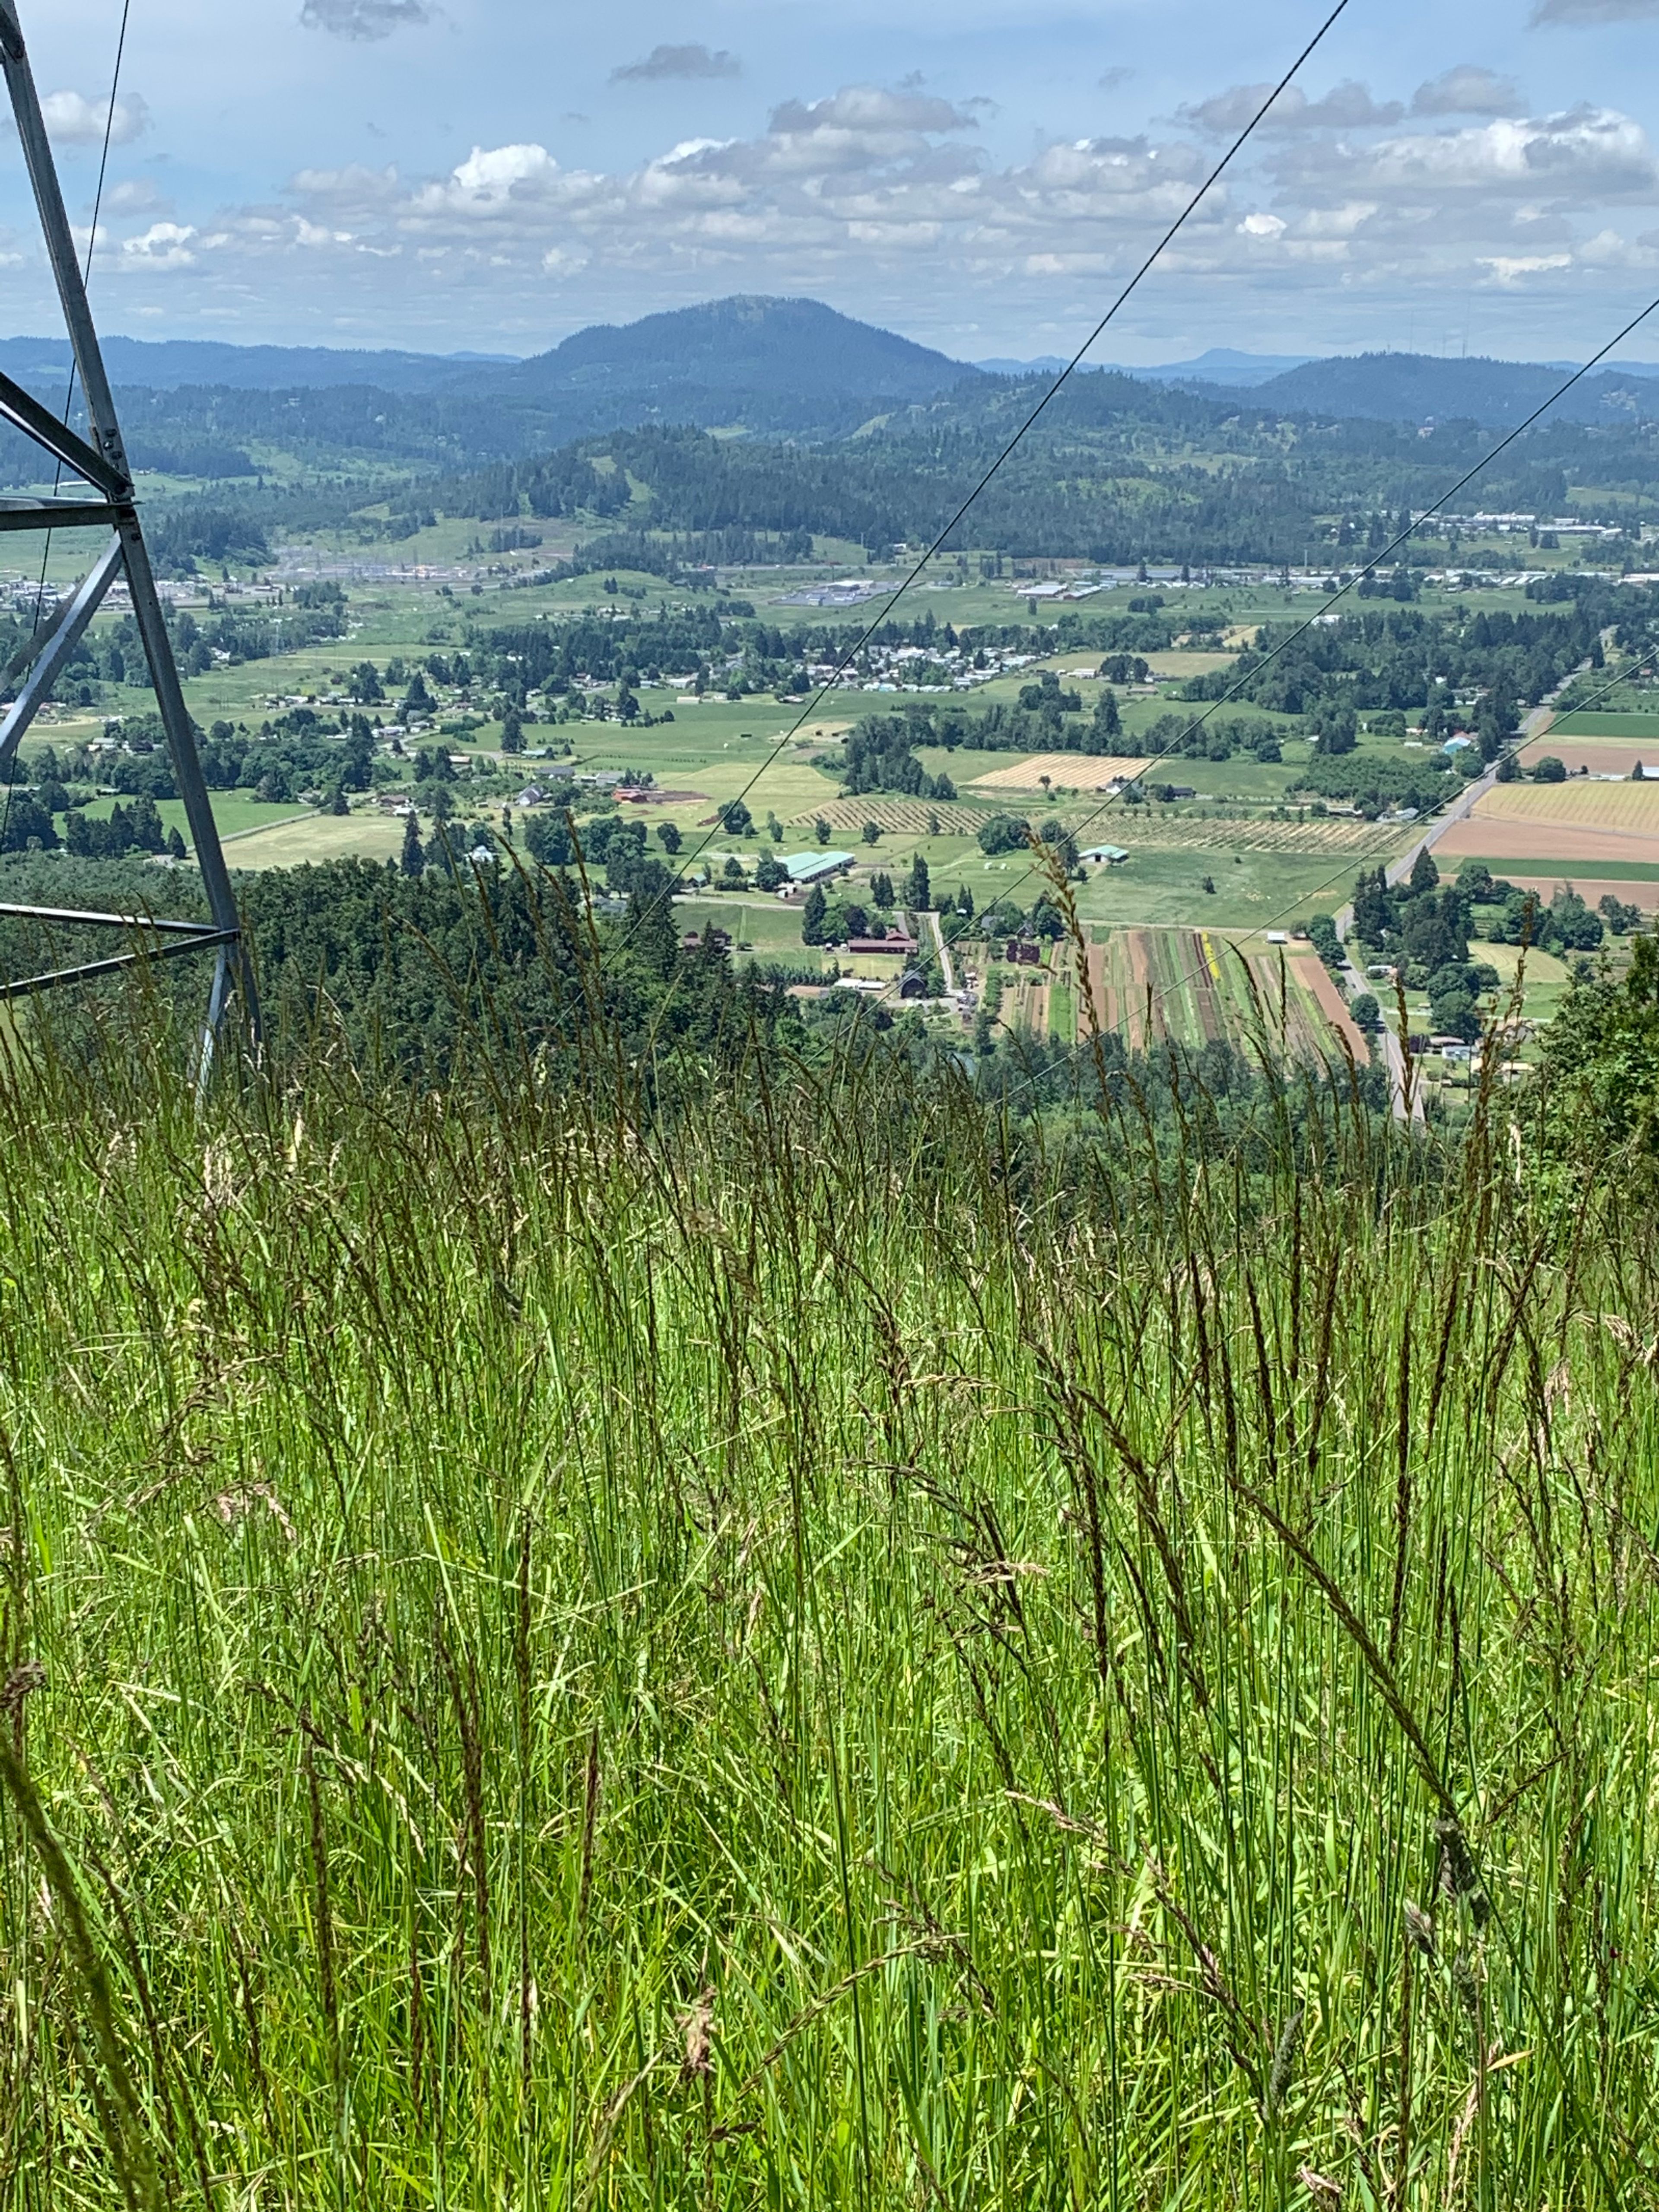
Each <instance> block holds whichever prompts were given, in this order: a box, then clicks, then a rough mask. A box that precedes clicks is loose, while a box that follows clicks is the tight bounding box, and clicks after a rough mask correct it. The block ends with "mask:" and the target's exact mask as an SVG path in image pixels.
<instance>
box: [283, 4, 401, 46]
mask: <svg viewBox="0 0 1659 2212" xmlns="http://www.w3.org/2000/svg"><path fill="white" fill-rule="evenodd" d="M432 15H433V11H432V9H431V8H430V7H428V5H427V0H305V6H304V7H303V8H302V9H301V10H300V21H301V22H302V23H303V24H305V25H306V26H307V28H308V29H310V30H313V31H331V32H332V33H334V35H335V37H336V38H338V39H389V38H390V37H391V36H392V33H393V32H394V31H400V30H402V29H404V27H405V26H406V25H410V24H416V23H429V22H430V21H432Z"/></svg>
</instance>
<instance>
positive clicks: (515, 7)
mask: <svg viewBox="0 0 1659 2212" xmlns="http://www.w3.org/2000/svg"><path fill="white" fill-rule="evenodd" d="M19 5H20V9H21V13H22V16H23V21H24V27H25V31H26V33H27V34H28V36H29V38H30V40H31V47H32V52H33V57H34V61H35V67H36V73H37V76H38V78H39V80H40V88H41V91H42V93H43V94H46V96H47V109H48V116H49V119H50V121H51V122H52V126H53V129H54V131H55V134H56V136H57V138H58V146H59V150H60V155H61V159H62V161H63V167H64V182H65V189H66V192H67V196H68V197H69V199H70V204H71V206H72V209H73V210H74V211H75V213H76V216H77V219H79V220H81V221H82V222H85V221H87V220H88V218H89V216H90V212H91V204H92V193H93V188H94V182H95V178H96V171H97V161H98V151H99V144H100V140H101V136H102V123H103V116H104V109H105V103H106V98H107V93H108V86H109V71H110V66H111V63H112V58H113V52H114V43H115V33H116V28H117V24H118V16H119V0H52V4H51V6H50V7H48V6H47V5H46V0H19ZM1327 6H1328V0H1313V4H1310V5H1304V4H1301V0H1257V4H1256V5H1255V6H1254V7H1253V8H1248V9H1247V8H1242V7H1240V6H1238V5H1237V0H1098V4H1097V5H1094V6H1091V7H1090V8H1088V9H1084V8H1080V7H1075V6H1066V5H1060V4H1054V0H835V4H833V5H825V4H821V3H820V0H677V4H675V5H673V6H669V5H666V4H655V3H654V0H653V4H623V5H620V6H617V7H613V8H611V9H578V8H574V7H570V6H568V5H549V4H548V0H237V4H236V5H235V6H234V7H227V6H224V5H219V6H210V5H207V4H205V0H133V6H132V22H131V33H130V36H129V42H128V49H127V57H126V64H125V70H124V74H123V78H122V90H121V98H120V101H119V103H118V108H117V112H116V116H115V128H114V132H113V137H114V139H115V141H116V143H115V145H114V148H113V150H112V157H111V163H110V179H109V188H108V191H107V193H106V201H105V206H104V216H103V221H102V222H101V223H100V234H99V238H98V241H97V251H96V255H95V258H94V290H95V293H96V296H97V302H98V307H99V310H100V314H101V316H102V318H103V319H104V320H105V322H106V325H107V326H108V327H109V328H111V329H112V330H114V329H118V330H125V331H131V332H132V333H133V334H135V335H137V336H141V337H142V336H147V335H153V336H158V337H161V336H166V337H190V336H200V337H228V338H234V339H241V340H246V341H254V340H259V341H278V342H288V343H323V344H343V345H371V346H372V345H399V346H411V347H416V348H420V349H430V350H435V351H449V350H455V349H489V350H501V351H510V352H516V353H528V352H533V351H536V350H538V349H541V348H543V347H544V346H547V345H550V344H552V343H556V342H557V340H558V339H559V338H561V337H563V336H565V335H567V334H568V332H569V331H572V330H574V329H578V328H580V326H581V325H584V324H586V323H590V322H594V321H600V320H606V321H617V320H625V319H629V318H631V317H633V316H635V315H639V314H645V313H650V312H652V311H653V310H655V309H658V308H662V307H677V306H682V305H684V304H686V303H687V302H689V301H695V300H699V299H708V298H714V297H718V296H720V295H723V294H726V293H729V292H736V291H751V292H759V291H765V292H784V293H807V294H811V295H814V296H816V297H817V298H821V299H824V300H827V301H829V302H830V303H831V304H832V305H834V306H836V307H842V308H843V309H845V310H847V311H848V313H855V314H860V315H863V316H865V317H866V318H868V319H871V320H872V321H877V322H881V323H884V324H886V325H889V326H890V327H892V328H894V329H897V330H902V331H905V332H906V333H907V334H908V335H909V336H912V337H916V338H919V339H921V340H922V341H924V342H925V343H930V344H933V345H938V346H939V347H942V348H943V349H945V350H946V351H948V352H951V353H952V354H955V355H957V356H961V357H963V358H969V359H972V358H977V357H982V356H995V355H1015V356H1030V355H1035V354H1041V353H1051V352H1064V351H1066V350H1068V349H1069V348H1070V347H1071V346H1072V345H1073V343H1077V342H1078V341H1079V340H1080V338H1081V337H1082V336H1083V334H1084V333H1085V332H1086V331H1087V330H1088V329H1089V327H1090V326H1091V324H1092V323H1093V322H1094V321H1095V320H1096V319H1097V317H1098V315H1099V314H1100V313H1101V312H1103V307H1104V305H1105V304H1106V302H1107V301H1109V299H1110V297H1111V295H1112V294H1113V291H1114V290H1115V286H1116V284H1117V283H1119V282H1121V278H1122V276H1123V275H1124V273H1126V272H1127V270H1128V269H1129V268H1130V267H1131V266H1133V264H1134V262H1135V261H1136V259H1137V258H1139V256H1140V255H1141V254H1142V253H1144V252H1146V249H1147V247H1148V246H1149V244H1150V243H1151V241H1152V239H1153V238H1155V237H1156V235H1157V234H1158V230H1159V229H1160V228H1161V227H1162V226H1163V224H1164V223H1165V222H1167V221H1168V220H1169V218H1170V215H1171V214H1172V213H1173V211H1174V210H1176V208H1177V207H1178V206H1179V205H1180V204H1182V201H1183V200H1184V199H1185V197H1187V196H1188V194H1189V193H1190V191H1192V190H1193V189H1194V185H1195V183H1196V182H1197V180H1198V179H1200V177H1201V176H1202V175H1203V174H1204V173H1205V171H1206V168H1207V167H1208V166H1209V164H1210V163H1211V162H1212V161H1213V160H1214V158H1215V156H1216V155H1217V154H1218V152H1219V150H1220V149H1221V148H1222V146H1224V145H1225V143H1226V138H1227V135H1228V133H1229V131H1230V128H1231V126H1232V125H1233V123H1234V118H1236V117H1237V116H1238V115H1240V114H1242V113H1243V112H1246V111H1247V109H1248V106H1249V97H1250V94H1249V88H1252V87H1255V86H1261V85H1265V84H1267V83H1269V82H1272V81H1273V79H1274V78H1276V77H1277V76H1279V74H1280V73H1281V72H1282V70H1284V69H1285V67H1286V66H1287V65H1288V64H1289V62H1290V60H1291V58H1292V57H1293V56H1294V54H1295V53H1296V52H1297V50H1298V48H1299V47H1300V46H1302V45H1304V43H1305V41H1306V40H1307V39H1308V38H1309V36H1310V34H1311V33H1312V31H1313V30H1314V28H1315V27H1316V25H1317V23H1318V22H1319V21H1320V20H1321V18H1322V15H1323V14H1324V13H1325V12H1326V8H1327ZM1656 33H1659V0H1458V4H1455V5H1454V6H1447V5H1445V4H1444V0H1440V4H1437V5H1429V4H1427V0H1390V3H1389V4H1388V5H1386V6H1385V5H1383V4H1382V0H1351V4H1350V6H1349V8H1348V10H1347V12H1346V15H1344V16H1343V18H1342V19H1341V21H1340V22H1339V23H1338V25H1337V26H1336V27H1335V28H1334V30H1333V31H1332V33H1330V35H1329V37H1328V40H1326V42H1325V44H1324V45H1323V46H1322V48H1321V49H1320V51H1319V52H1318V53H1317V55H1316V57H1315V58H1314V60H1313V61H1312V62H1311V63H1310V64H1309V65H1308V67H1307V69H1306V70H1305V71H1304V75H1303V76H1302V77H1301V78H1300V79H1299V80H1298V83H1297V89H1296V91H1295V92H1294V94H1292V95H1291V98H1290V100H1288V101H1287V102H1286V103H1285V104H1284V106H1282V108H1281V109H1280V110H1279V112H1277V113H1276V114H1275V116H1274V117H1273V119H1272V127H1271V128H1269V129H1267V130H1264V131H1262V132H1261V135H1260V136H1259V137H1258V138H1257V140H1256V141H1255V142H1254V143H1253V145H1252V147H1251V148H1250V149H1249V152H1248V153H1247V155H1246V156H1245V157H1243V159H1242V160H1241V161H1240V163H1239V165H1238V167H1237V169H1236V170H1234V171H1233V172H1231V173H1230V175H1229V177H1228V179H1227V181H1226V183H1225V186H1224V187H1222V188H1221V189H1219V190H1218V191H1217V192H1216V193H1214V194H1212V197H1211V198H1210V199H1209V200H1208V201H1207V202H1206V204H1205V208H1204V210H1203V211H1202V213H1201V215H1200V217H1199V218H1198V219H1197V220H1195V222H1194V224H1193V225H1192V226H1191V227H1190V228H1189V230H1188V232H1187V233H1186V234H1184V235H1183V238H1182V241H1181V242H1180V243H1179V244H1178V246H1176V249H1175V250H1174V251H1173V252H1172V253H1171V254H1170V256H1169V258H1168V259H1167V261H1166V263H1164V264H1160V266H1159V267H1158V269H1157V270H1155V271H1154V272H1153V274H1152V276H1151V277H1150V278H1149V279H1148V280H1147V282H1146V284H1145V285H1144V286H1143V287H1142V289H1141V291H1140V292H1139V294H1138V295H1137V297H1136V299H1135V301H1133V304H1132V306H1131V307H1130V308H1129V309H1128V310H1127V311H1126V313H1125V314H1124V316H1123V318H1122V319H1121V322H1120V323H1119V324H1118V325H1115V329H1114V331H1111V332H1109V334H1108V336H1107V337H1106V338H1105V339H1104V340H1103V343H1102V344H1101V347H1100V349H1099V353H1100V355H1101V356H1103V357H1104V358H1107V359H1118V360H1126V361H1145V362H1151V361H1159V360H1169V359H1180V358H1184V357H1186V356H1188V355H1190V354H1192V353H1194V352H1198V351H1201V350H1202V349H1204V348H1205V347H1206V346H1209V345H1231V346H1238V347H1242V348H1246V349H1251V350H1255V351H1266V352H1284V353H1291V352H1317V351H1352V350H1355V349H1360V348H1364V347H1370V346H1380V345H1393V346H1395V347H1412V348H1415V349H1419V350H1422V351H1429V352H1446V351H1450V352H1456V351H1459V350H1462V349H1464V348H1465V347H1467V349H1468V350H1469V351H1470V352H1492V353H1499V354H1505V355H1510V356H1521V357H1530V358H1540V357H1548V358H1555V357H1560V358H1572V357H1582V356H1583V354H1584V353H1587V352H1589V351H1592V350H1594V349H1595V347H1596V346H1597V345H1599V344H1600V343H1601V342H1602V341H1603V339H1604V338H1605V337H1607V335H1608V334H1609V333H1610V332H1611V331H1612V330H1613V329H1614V328H1616V327H1617V326H1618V325H1619V323H1620V320H1621V319H1623V318H1624V317H1625V316H1626V315H1627V314H1628V313H1631V312H1633V310H1634V307H1636V306H1637V305H1638V304H1640V303H1641V302H1642V301H1643V300H1644V297H1645V296H1646V295H1650V294H1656V293H1659V38H1656ZM8 151H9V169H10V171H12V172H15V170H16V168H17V162H16V150H15V141H14V142H13V143H11V145H10V147H9V149H5V148H3V147H0V163H3V162H4V161H5V160H6V156H7V154H8ZM27 215H28V208H27V199H26V197H25V195H24V192H23V189H22V186H21V176H19V175H17V174H15V173H13V174H9V181H8V197H6V198H5V199H3V200H0V268H3V271H4V284H5V289H4V295H3V296H4V301H5V306H4V309H3V321H4V325H5V327H7V328H8V329H9V330H10V331H24V330H30V331H38V330H42V329H46V328H51V327H55V325H54V324H53V323H52V318H51V315H50V313H49V306H50V303H49V297H48V294H47V291H46V286H45V284H44V283H43V281H42V275H41V271H40V265H39V261H38V256H37V254H36V251H35V247H34V242H33V237H32V235H31V234H30V233H29V229H28V224H27ZM7 224H9V226H10V228H9V232H8V231H7V230H6V228H5V226H6V225H7ZM1627 350H1628V351H1630V352H1632V353H1633V354H1635V355H1637V356H1642V357H1649V358H1654V359H1659V315H1656V317H1655V319H1654V324H1653V325H1652V326H1651V334H1650V336H1646V337H1638V339H1636V340H1635V341H1633V342H1632V345H1631V347H1630V348H1629V349H1627Z"/></svg>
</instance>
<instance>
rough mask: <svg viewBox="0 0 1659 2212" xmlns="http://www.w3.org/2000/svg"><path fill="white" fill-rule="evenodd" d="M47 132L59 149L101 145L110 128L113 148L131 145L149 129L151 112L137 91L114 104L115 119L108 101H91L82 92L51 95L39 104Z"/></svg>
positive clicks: (110, 141) (53, 93)
mask: <svg viewBox="0 0 1659 2212" xmlns="http://www.w3.org/2000/svg"><path fill="white" fill-rule="evenodd" d="M40 112H41V113H42V114H43V115H44V116H45V117H46V129H47V131H49V132H50V133H51V136H52V140H53V143H55V144H57V145H59V146H101V145H102V144H103V143H104V129H105V125H106V124H108V125H109V143H110V144H111V145H112V146H130V145H131V143H132V142H133V140H134V139H135V138H142V137H143V134H144V132H145V131H147V130H148V129H149V108H147V107H146V106H145V105H144V103H143V100H141V99H140V98H139V97H138V94H137V93H136V92H132V93H129V94H127V96H126V98H125V100H117V101H116V103H115V114H114V118H113V119H111V117H110V106H109V102H108V100H88V99H87V97H86V96H85V94H82V93H79V92H49V93H48V94H46V98H45V99H44V100H42V101H41V103H40Z"/></svg>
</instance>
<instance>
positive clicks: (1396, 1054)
mask: <svg viewBox="0 0 1659 2212" xmlns="http://www.w3.org/2000/svg"><path fill="white" fill-rule="evenodd" d="M1588 667H1589V662H1588V661H1585V662H1584V663H1583V665H1582V667H1580V668H1575V669H1574V670H1573V671H1572V675H1571V676H1569V677H1568V678H1566V679H1565V682H1563V683H1562V684H1558V686H1557V687H1556V689H1555V690H1553V691H1552V692H1550V693H1549V695H1548V696H1547V697H1546V698H1544V699H1542V700H1541V701H1540V702H1539V703H1538V705H1537V706H1535V707H1534V708H1533V710H1532V712H1531V713H1530V714H1528V716H1527V719H1526V720H1525V721H1524V722H1522V725H1521V732H1520V735H1519V736H1518V737H1517V738H1516V740H1515V744H1514V746H1513V748H1512V750H1515V751H1516V752H1518V751H1519V750H1520V749H1521V747H1522V745H1524V744H1527V743H1528V740H1529V739H1531V738H1535V737H1539V736H1541V735H1542V733H1543V732H1544V731H1545V730H1546V729H1547V728H1548V726H1549V720H1550V716H1551V714H1552V713H1553V711H1554V705H1555V702H1556V701H1557V700H1558V699H1559V697H1560V696H1561V694H1562V692H1563V691H1565V690H1566V688H1567V684H1571V682H1572V680H1573V677H1576V676H1578V675H1581V674H1582V673H1583V669H1584V668H1588ZM1497 781H1498V763H1497V762H1496V761H1494V762H1493V763H1492V766H1491V767H1490V768H1489V769H1487V770H1486V773H1485V774H1484V775H1478V776H1476V777H1475V778H1474V781H1473V782H1471V783H1468V784H1466V785H1465V786H1464V787H1463V789H1462V791H1461V792H1460V793H1458V795H1457V797H1456V798H1455V799H1453V801H1452V803H1451V805H1449V807H1448V808H1447V809H1446V811H1445V812H1444V813H1443V814H1437V816H1436V817H1435V818H1434V820H1433V821H1432V822H1431V823H1429V825H1428V827H1427V828H1426V829H1425V830H1424V832H1423V835H1422V836H1420V837H1419V839H1418V840H1417V842H1415V843H1414V844H1413V845H1412V846H1411V847H1409V848H1407V851H1405V852H1403V853H1402V854H1401V855H1400V857H1399V859H1398V860H1390V861H1389V865H1388V866H1387V868H1386V869H1385V870H1384V875H1385V877H1386V878H1387V880H1388V881H1389V883H1390V884H1403V883H1404V882H1405V880H1406V878H1407V876H1409V875H1410V873H1411V872H1412V868H1413V864H1414V863H1415V861H1416V860H1417V856H1418V854H1419V853H1431V852H1432V851H1433V850H1434V848H1435V847H1436V846H1437V844H1438V843H1439V842H1440V840H1441V839H1442V838H1443V836H1445V834H1446V832H1447V830H1448V829H1450V828H1451V827H1452V825H1453V823H1456V822H1463V821H1467V820H1468V817H1469V816H1470V815H1471V814H1473V813H1474V810H1475V808H1476V807H1477V806H1478V805H1480V801H1481V800H1482V799H1484V798H1485V797H1486V793H1488V792H1489V791H1490V790H1491V789H1492V787H1493V785H1494V784H1495V783H1496V782H1497ZM1335 921H1336V933H1337V935H1338V936H1339V937H1340V939H1342V940H1343V943H1344V945H1346V942H1347V937H1348V932H1349V930H1350V929H1351V928H1352V927H1353V908H1352V904H1350V905H1348V906H1345V907H1343V908H1341V909H1340V912H1339V913H1338V914H1337V915H1336V916H1335ZM1339 980H1340V982H1341V984H1342V987H1343V989H1344V990H1345V991H1346V993H1347V994H1348V996H1349V997H1350V998H1352V996H1353V994H1354V993H1355V992H1356V991H1363V990H1364V989H1365V988H1366V984H1365V981H1364V977H1363V976H1362V975H1360V973H1359V970H1358V969H1357V968H1356V967H1355V966H1354V965H1353V963H1352V961H1349V962H1348V963H1346V966H1345V967H1344V968H1343V969H1342V973H1341V975H1340V979H1339ZM1382 1038H1383V1059H1384V1060H1386V1061H1387V1063H1388V1069H1389V1097H1390V1098H1391V1099H1392V1100H1393V1101H1394V1117H1395V1121H1404V1120H1405V1119H1406V1116H1407V1098H1408V1097H1409V1099H1410V1113H1411V1118H1412V1120H1413V1121H1422V1120H1423V1118H1424V1115H1423V1093H1422V1089H1421V1086H1420V1085H1408V1084H1407V1066H1406V1048H1405V1046H1404V1044H1403V1043H1402V1042H1401V1039H1400V1037H1399V1036H1398V1035H1397V1033H1396V1032H1395V1030H1393V1029H1391V1028H1390V1027H1389V1019H1388V1013H1387V1011H1386V1010H1385V1012H1384V1014H1383V1029H1382Z"/></svg>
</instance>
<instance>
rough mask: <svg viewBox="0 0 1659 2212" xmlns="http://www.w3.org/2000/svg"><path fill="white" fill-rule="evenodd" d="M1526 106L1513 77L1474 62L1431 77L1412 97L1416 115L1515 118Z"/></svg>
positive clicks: (1462, 64)
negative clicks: (1501, 74)
mask: <svg viewBox="0 0 1659 2212" xmlns="http://www.w3.org/2000/svg"><path fill="white" fill-rule="evenodd" d="M1524 105H1525V103H1524V102H1523V101H1522V98H1521V92H1520V88H1519V87H1518V86H1517V85H1516V83H1515V82H1513V81H1512V80H1511V79H1510V78H1509V77H1506V76H1496V75H1495V74H1494V73H1493V72H1492V70H1488V69H1479V68H1477V67H1476V66H1475V64H1474V63H1473V62H1462V63H1460V64H1459V65H1458V66H1457V67H1456V68H1455V69H1449V70H1445V71H1444V72H1443V74H1442V75H1441V76H1437V77H1431V78H1430V80H1429V82H1427V83H1426V84H1419V86H1418V88H1417V90H1416V91H1415V92H1414V93H1413V94H1412V113H1413V115H1516V114H1519V112H1521V109H1522V106H1524Z"/></svg>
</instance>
